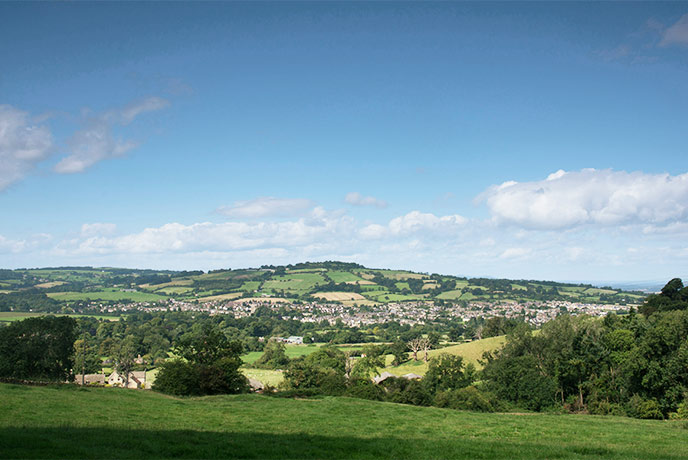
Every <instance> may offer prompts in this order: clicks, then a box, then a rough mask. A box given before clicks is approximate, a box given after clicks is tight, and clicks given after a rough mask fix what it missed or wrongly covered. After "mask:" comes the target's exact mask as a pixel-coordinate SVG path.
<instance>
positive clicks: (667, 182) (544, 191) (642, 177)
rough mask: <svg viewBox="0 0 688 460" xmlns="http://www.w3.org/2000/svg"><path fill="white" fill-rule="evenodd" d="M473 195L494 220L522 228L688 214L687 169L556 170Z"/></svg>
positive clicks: (657, 220)
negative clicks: (679, 171) (647, 171)
mask: <svg viewBox="0 0 688 460" xmlns="http://www.w3.org/2000/svg"><path fill="white" fill-rule="evenodd" d="M477 200H478V201H479V202H482V201H484V202H485V203H486V204H487V206H488V208H489V210H490V212H491V213H492V215H493V217H494V218H495V219H496V220H497V221H498V222H501V223H507V224H515V225H519V226H522V227H525V228H533V229H550V230H555V229H566V228H572V227H576V226H580V225H585V224H598V225H619V224H630V223H646V224H650V223H652V224H669V223H671V222H675V221H685V220H686V219H688V173H686V174H682V175H678V176H671V175H669V174H645V173H642V172H634V173H627V172H625V171H612V170H595V169H584V170H582V171H578V172H565V171H563V170H559V171H557V172H555V173H553V174H550V175H549V177H547V178H546V179H545V180H541V181H535V182H523V183H519V182H515V181H510V182H505V183H503V184H501V185H495V186H492V187H490V188H489V189H488V190H486V191H485V192H484V193H483V194H481V195H480V196H479V197H478V199H477Z"/></svg>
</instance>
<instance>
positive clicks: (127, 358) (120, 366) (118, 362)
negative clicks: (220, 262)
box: [115, 335, 136, 388]
mask: <svg viewBox="0 0 688 460" xmlns="http://www.w3.org/2000/svg"><path fill="white" fill-rule="evenodd" d="M135 359H136V344H135V342H134V337H133V336H131V335H129V336H127V337H126V338H125V339H124V340H122V342H120V344H119V346H118V347H117V350H116V352H115V370H116V371H117V373H118V374H119V375H120V377H122V378H123V379H124V386H125V388H126V387H128V386H129V374H130V373H131V371H132V369H134V365H135V361H134V360H135Z"/></svg>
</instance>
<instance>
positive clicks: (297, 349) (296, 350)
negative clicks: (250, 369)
mask: <svg viewBox="0 0 688 460" xmlns="http://www.w3.org/2000/svg"><path fill="white" fill-rule="evenodd" d="M315 351H318V345H292V344H286V345H285V353H286V354H287V356H288V357H289V359H292V358H296V357H298V356H308V355H310V354H311V353H313V352H315ZM262 354H263V352H262V351H250V352H248V353H246V354H244V355H241V359H242V360H243V361H244V363H246V364H248V365H251V364H253V363H255V362H256V360H257V359H258V358H260V356H261V355H262ZM258 380H260V379H258Z"/></svg>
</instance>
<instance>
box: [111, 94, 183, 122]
mask: <svg viewBox="0 0 688 460" xmlns="http://www.w3.org/2000/svg"><path fill="white" fill-rule="evenodd" d="M169 106H170V101H168V100H167V99H163V98H161V97H149V98H147V99H144V100H142V101H137V102H134V103H132V104H129V105H127V106H126V107H124V108H123V109H121V110H115V111H111V112H109V114H110V116H109V117H111V118H114V120H119V123H121V124H124V125H128V124H129V123H131V122H132V121H134V119H135V118H136V117H138V116H139V115H141V114H142V113H146V112H154V111H156V110H161V109H165V108H167V107H169Z"/></svg>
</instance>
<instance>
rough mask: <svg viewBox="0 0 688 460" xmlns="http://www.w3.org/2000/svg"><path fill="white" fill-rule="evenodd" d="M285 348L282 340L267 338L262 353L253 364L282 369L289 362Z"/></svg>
mask: <svg viewBox="0 0 688 460" xmlns="http://www.w3.org/2000/svg"><path fill="white" fill-rule="evenodd" d="M286 350H287V348H286V347H285V346H284V344H283V343H282V342H278V341H277V340H269V341H268V343H267V344H266V345H265V349H264V350H263V354H262V355H261V356H260V358H258V359H257V360H256V362H255V363H253V365H254V366H255V367H258V368H263V369H283V368H284V367H286V366H287V364H289V357H288V356H287V353H286Z"/></svg>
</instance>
